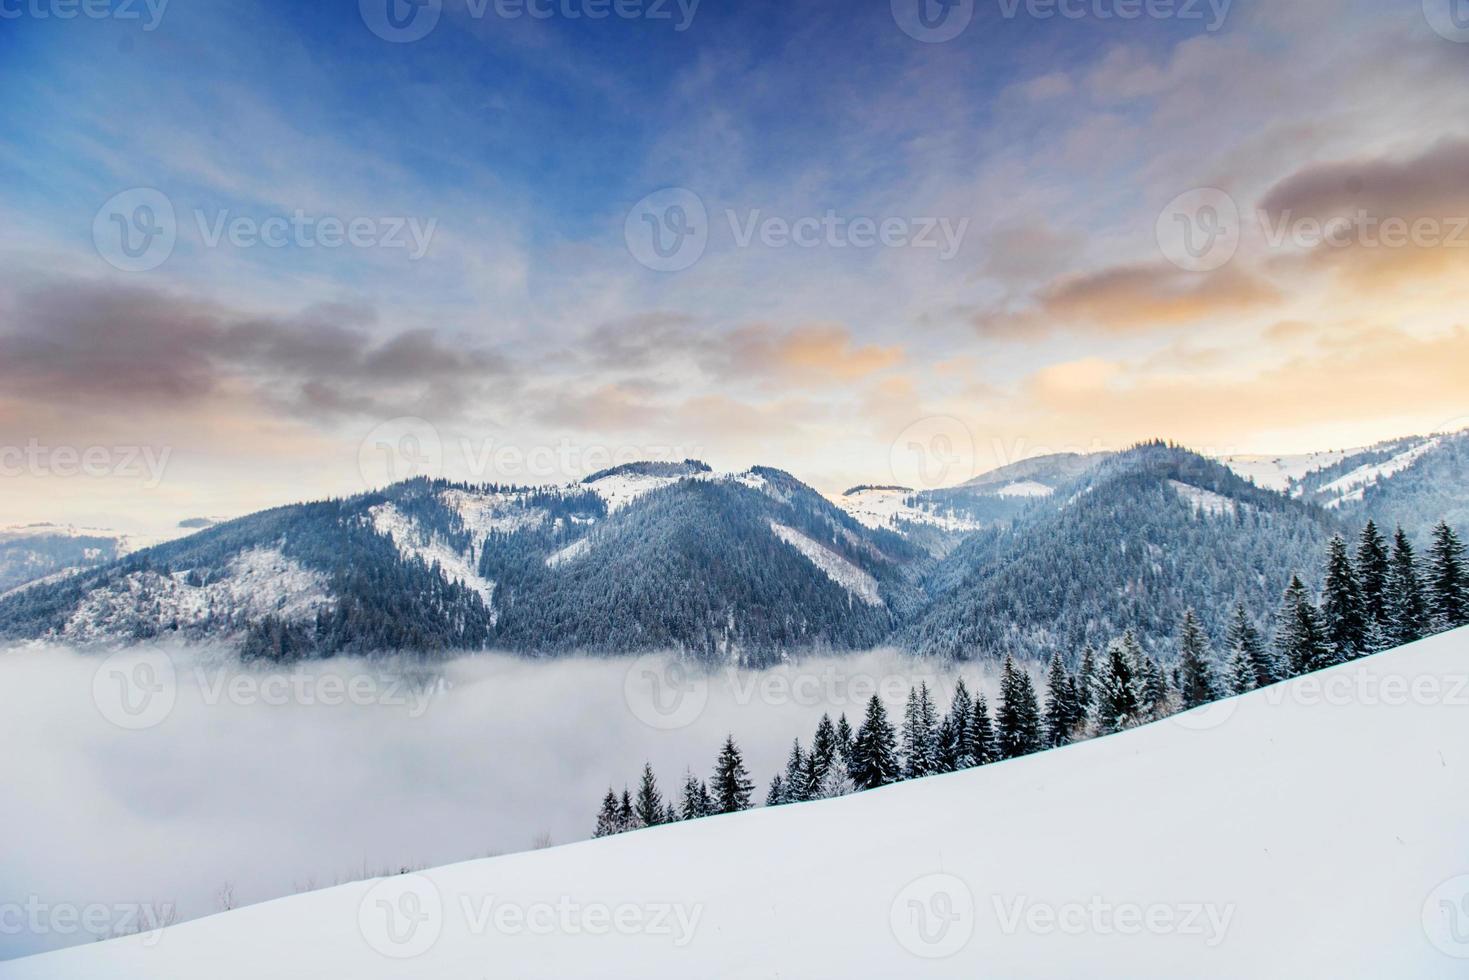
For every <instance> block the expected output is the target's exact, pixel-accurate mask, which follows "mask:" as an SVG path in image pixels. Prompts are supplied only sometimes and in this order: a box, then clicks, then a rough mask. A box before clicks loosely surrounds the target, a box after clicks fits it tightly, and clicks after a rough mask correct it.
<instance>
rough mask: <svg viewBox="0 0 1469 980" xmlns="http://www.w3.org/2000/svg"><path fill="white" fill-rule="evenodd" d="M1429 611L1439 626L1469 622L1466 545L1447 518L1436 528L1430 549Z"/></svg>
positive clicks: (1453, 625) (1456, 625) (1461, 624)
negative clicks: (1446, 520) (1465, 567)
mask: <svg viewBox="0 0 1469 980" xmlns="http://www.w3.org/2000/svg"><path fill="white" fill-rule="evenodd" d="M1428 611H1429V615H1430V618H1431V620H1432V622H1433V628H1434V629H1436V630H1451V629H1454V628H1456V627H1459V626H1465V625H1469V581H1466V577H1465V569H1464V546H1463V544H1461V543H1460V542H1459V537H1458V535H1456V534H1455V533H1454V530H1453V528H1451V527H1449V525H1448V524H1447V523H1446V522H1444V521H1439V522H1438V526H1437V527H1435V528H1434V529H1433V547H1432V548H1430V549H1429V552H1428Z"/></svg>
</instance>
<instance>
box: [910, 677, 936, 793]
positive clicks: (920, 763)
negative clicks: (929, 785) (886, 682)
mask: <svg viewBox="0 0 1469 980" xmlns="http://www.w3.org/2000/svg"><path fill="white" fill-rule="evenodd" d="M934 728H935V718H934V708H933V698H932V697H931V696H930V695H929V693H928V683H927V682H926V681H925V682H922V683H920V684H919V686H918V687H916V688H912V687H910V688H909V689H908V706H907V708H906V710H905V711H904V712H903V778H904V779H917V778H918V777H920V776H928V775H930V774H932V773H934V772H936V771H937V770H938V745H937V741H938V733H937V732H936V731H935V730H934Z"/></svg>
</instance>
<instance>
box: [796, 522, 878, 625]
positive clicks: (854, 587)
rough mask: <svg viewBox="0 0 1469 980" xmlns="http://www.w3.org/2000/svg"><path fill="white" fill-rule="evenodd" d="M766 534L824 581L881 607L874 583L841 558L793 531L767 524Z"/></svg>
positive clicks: (866, 574)
mask: <svg viewBox="0 0 1469 980" xmlns="http://www.w3.org/2000/svg"><path fill="white" fill-rule="evenodd" d="M770 530H771V532H772V533H774V534H775V536H776V537H777V538H780V539H781V540H782V541H784V542H785V543H786V544H788V545H790V546H791V547H792V548H795V549H796V550H797V551H799V552H800V553H801V554H802V555H803V556H804V557H805V558H806V560H807V561H809V562H811V564H813V565H815V566H816V567H817V568H819V569H821V570H822V572H824V573H825V574H826V577H827V578H829V579H831V580H832V581H833V582H835V583H836V584H837V585H840V586H841V587H842V588H844V589H846V590H847V591H848V592H850V593H852V594H853V595H855V596H856V597H857V598H858V599H861V600H862V601H863V602H865V603H867V604H868V605H869V606H880V605H882V604H883V601H882V596H881V595H880V594H879V593H878V588H877V579H875V578H873V577H872V575H871V574H869V573H868V572H865V571H863V570H862V569H860V568H858V567H857V566H856V565H854V564H852V563H851V562H850V561H848V560H847V559H845V558H843V557H842V556H841V555H839V554H837V553H836V552H835V551H832V550H831V549H830V548H828V547H826V546H825V545H823V544H820V543H819V542H816V541H812V540H811V539H810V538H808V537H806V535H804V534H802V533H801V532H800V531H797V530H796V529H795V528H793V527H786V526H785V525H784V524H777V523H776V522H775V521H771V522H770Z"/></svg>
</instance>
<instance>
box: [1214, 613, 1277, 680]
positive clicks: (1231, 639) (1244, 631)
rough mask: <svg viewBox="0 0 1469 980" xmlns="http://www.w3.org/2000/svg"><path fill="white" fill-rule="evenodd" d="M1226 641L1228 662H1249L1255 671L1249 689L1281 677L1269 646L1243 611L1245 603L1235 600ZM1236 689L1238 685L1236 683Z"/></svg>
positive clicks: (1247, 614) (1248, 615)
mask: <svg viewBox="0 0 1469 980" xmlns="http://www.w3.org/2000/svg"><path fill="white" fill-rule="evenodd" d="M1226 642H1227V643H1228V644H1229V650H1230V663H1231V664H1233V663H1234V662H1235V661H1236V660H1241V661H1243V662H1246V663H1249V664H1250V665H1251V666H1252V667H1253V668H1254V671H1255V683H1254V684H1253V685H1252V686H1251V688H1250V689H1251V690H1254V688H1257V687H1266V686H1268V685H1270V684H1274V683H1275V682H1276V681H1278V680H1280V679H1281V677H1282V674H1281V670H1280V666H1279V664H1278V663H1277V662H1276V660H1275V657H1274V656H1273V655H1272V654H1271V652H1270V648H1269V647H1268V646H1266V645H1265V641H1264V639H1262V638H1261V636H1260V631H1259V630H1257V629H1255V624H1254V623H1253V622H1251V620H1250V614H1249V613H1248V612H1246V611H1245V604H1244V603H1243V602H1237V603H1235V605H1234V617H1233V618H1232V619H1231V620H1230V622H1229V636H1228V639H1227V640H1226ZM1236 690H1238V685H1236Z"/></svg>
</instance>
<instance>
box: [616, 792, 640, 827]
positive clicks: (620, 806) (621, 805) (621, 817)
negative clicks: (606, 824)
mask: <svg viewBox="0 0 1469 980" xmlns="http://www.w3.org/2000/svg"><path fill="white" fill-rule="evenodd" d="M637 829H638V817H637V814H636V813H635V812H634V811H633V808H632V794H631V793H629V792H628V791H627V787H626V786H624V787H622V799H621V800H619V801H618V803H617V831H618V833H622V832H623V831H625V830H637Z"/></svg>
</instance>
